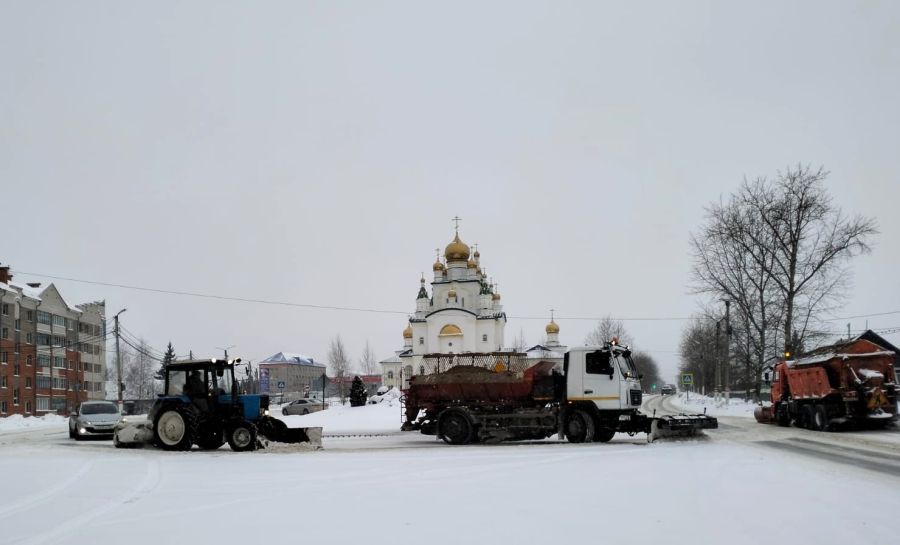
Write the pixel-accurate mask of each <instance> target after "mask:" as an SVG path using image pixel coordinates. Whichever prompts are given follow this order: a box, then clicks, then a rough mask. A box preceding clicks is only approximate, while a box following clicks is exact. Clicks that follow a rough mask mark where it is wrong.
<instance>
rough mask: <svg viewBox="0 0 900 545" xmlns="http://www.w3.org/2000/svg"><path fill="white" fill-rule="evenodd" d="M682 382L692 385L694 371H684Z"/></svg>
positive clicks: (684, 384)
mask: <svg viewBox="0 0 900 545" xmlns="http://www.w3.org/2000/svg"><path fill="white" fill-rule="evenodd" d="M681 384H682V385H683V386H691V385H693V384H694V373H682V374H681Z"/></svg>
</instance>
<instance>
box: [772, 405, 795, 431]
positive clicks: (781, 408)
mask: <svg viewBox="0 0 900 545" xmlns="http://www.w3.org/2000/svg"><path fill="white" fill-rule="evenodd" d="M775 423H776V424H778V425H779V426H781V427H782V428H786V427H788V426H790V425H791V415H790V413H788V410H787V406H786V405H785V404H784V403H781V404H779V405H778V406H776V407H775Z"/></svg>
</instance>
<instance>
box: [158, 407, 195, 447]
mask: <svg viewBox="0 0 900 545" xmlns="http://www.w3.org/2000/svg"><path fill="white" fill-rule="evenodd" d="M196 427H197V426H196V422H195V420H194V418H193V417H192V415H190V414H188V411H186V410H185V409H182V408H180V407H179V408H177V409H167V410H165V411H162V412H161V413H160V414H159V416H158V417H157V418H156V423H155V424H154V426H153V433H154V435H155V436H156V442H157V444H158V445H159V446H160V447H161V448H162V449H163V450H190V449H191V445H192V444H193V443H194V431H195V430H196Z"/></svg>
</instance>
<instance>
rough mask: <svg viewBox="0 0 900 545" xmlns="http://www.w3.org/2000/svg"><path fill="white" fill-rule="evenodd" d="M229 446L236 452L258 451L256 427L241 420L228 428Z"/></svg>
mask: <svg viewBox="0 0 900 545" xmlns="http://www.w3.org/2000/svg"><path fill="white" fill-rule="evenodd" d="M228 446H230V447H231V450H233V451H235V452H243V451H247V450H255V449H256V426H254V425H253V424H251V423H250V422H247V421H246V420H239V421H237V422H236V423H234V424H232V425H231V426H230V427H229V428H228Z"/></svg>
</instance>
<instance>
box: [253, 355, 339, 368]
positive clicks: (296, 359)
mask: <svg viewBox="0 0 900 545" xmlns="http://www.w3.org/2000/svg"><path fill="white" fill-rule="evenodd" d="M259 363H260V364H265V363H287V364H291V365H312V366H313V367H325V364H324V363H319V362H317V361H315V360H314V359H313V358H311V357H309V356H304V355H302V354H297V353H293V352H279V353H277V354H273V355H271V356H269V357H268V358H266V359H264V360H262V361H261V362H259Z"/></svg>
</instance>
